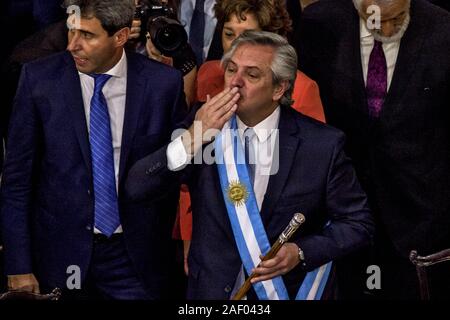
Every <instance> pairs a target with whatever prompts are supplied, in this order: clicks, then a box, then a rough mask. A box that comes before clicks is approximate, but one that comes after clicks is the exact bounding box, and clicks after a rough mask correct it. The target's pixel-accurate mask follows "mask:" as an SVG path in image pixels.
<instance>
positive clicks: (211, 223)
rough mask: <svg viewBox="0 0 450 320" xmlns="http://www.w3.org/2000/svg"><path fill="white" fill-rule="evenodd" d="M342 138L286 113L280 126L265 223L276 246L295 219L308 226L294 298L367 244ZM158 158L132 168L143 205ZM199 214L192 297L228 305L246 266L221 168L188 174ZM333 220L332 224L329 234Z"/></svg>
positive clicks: (363, 210) (293, 276) (302, 233)
mask: <svg viewBox="0 0 450 320" xmlns="http://www.w3.org/2000/svg"><path fill="white" fill-rule="evenodd" d="M343 144H344V135H343V134H342V133H341V132H340V131H338V130H336V129H334V128H331V127H328V126H326V125H324V124H322V123H319V122H317V121H315V120H313V119H310V118H308V117H306V116H303V115H301V114H299V113H297V112H296V111H295V110H293V109H291V108H287V107H282V110H281V116H280V123H279V145H280V166H279V171H278V173H277V174H276V175H273V176H271V177H270V180H269V184H268V187H267V191H266V194H265V197H264V201H263V204H262V209H261V217H262V221H263V224H264V226H265V229H266V232H267V235H268V238H269V241H270V243H272V244H273V243H274V242H275V240H276V239H277V238H278V236H279V235H280V233H281V232H282V231H283V230H284V228H285V227H286V226H287V225H288V223H289V221H290V220H291V219H292V216H293V214H294V213H296V212H302V213H303V214H304V215H305V217H306V222H305V223H304V225H302V226H301V227H300V229H299V230H298V231H297V233H296V234H295V235H294V237H293V238H292V240H291V241H293V242H295V243H297V244H298V245H299V246H300V247H301V248H302V249H303V251H304V253H305V257H306V267H305V268H303V269H301V268H300V266H298V267H296V268H294V269H293V270H291V271H290V272H289V273H288V274H286V275H285V276H284V280H285V284H286V286H287V289H288V291H289V293H290V295H291V296H294V297H295V294H296V292H297V290H298V288H299V286H300V283H301V281H302V279H303V278H304V276H305V274H306V273H305V272H306V271H309V270H312V269H314V268H316V267H318V266H320V265H322V264H324V263H325V262H328V261H330V260H332V259H337V258H339V257H341V256H343V255H345V254H347V253H350V252H351V251H353V250H356V249H358V248H361V247H363V246H365V245H367V244H369V242H370V239H371V235H372V233H373V223H372V219H371V215H370V212H369V209H368V207H367V199H366V195H365V193H364V192H363V191H362V190H361V187H360V186H359V183H358V181H357V179H356V175H355V172H354V170H353V168H352V166H351V163H350V160H349V159H348V158H347V157H346V156H345V155H344V152H343V150H342V148H343ZM153 159H154V157H153V156H149V157H146V158H144V159H143V160H141V161H138V162H137V163H136V165H135V166H134V167H133V168H132V169H131V171H130V175H129V180H128V181H127V186H126V189H127V192H130V194H131V196H132V197H134V198H136V199H140V198H142V197H145V194H146V193H147V194H148V192H151V190H152V189H151V188H152V186H151V185H149V181H148V179H146V178H145V170H146V168H148V167H151V166H152V163H154V161H155V160H153ZM187 170H190V171H191V172H189V174H188V175H189V181H190V183H189V188H190V192H191V200H192V210H193V234H192V242H191V248H190V253H189V281H188V298H190V299H229V298H230V297H229V295H230V291H231V288H233V286H234V283H235V281H236V277H237V275H238V272H239V269H240V266H241V259H240V256H239V253H238V250H237V247H236V244H235V240H234V237H233V233H232V229H231V225H230V222H229V218H228V215H227V212H226V209H225V202H224V199H223V196H222V191H221V187H220V184H219V176H218V172H217V167H216V165H206V164H202V165H192V166H190V167H188V169H187ZM327 221H331V224H330V225H329V226H328V227H327V228H324V226H325V224H326V223H327Z"/></svg>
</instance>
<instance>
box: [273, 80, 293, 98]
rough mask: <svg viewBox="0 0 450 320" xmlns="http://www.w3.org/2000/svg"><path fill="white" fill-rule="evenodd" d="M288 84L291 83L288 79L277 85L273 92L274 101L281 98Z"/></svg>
mask: <svg viewBox="0 0 450 320" xmlns="http://www.w3.org/2000/svg"><path fill="white" fill-rule="evenodd" d="M288 86H289V83H288V81H287V80H284V81H282V82H281V83H280V84H279V85H278V86H276V87H275V89H274V90H273V94H272V99H273V101H278V100H280V99H281V97H282V96H283V94H284V93H285V92H286V90H287V88H288Z"/></svg>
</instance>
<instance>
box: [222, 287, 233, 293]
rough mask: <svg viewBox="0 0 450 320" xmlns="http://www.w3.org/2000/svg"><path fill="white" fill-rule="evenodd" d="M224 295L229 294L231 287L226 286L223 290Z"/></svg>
mask: <svg viewBox="0 0 450 320" xmlns="http://www.w3.org/2000/svg"><path fill="white" fill-rule="evenodd" d="M223 290H224V291H225V292H226V293H230V292H231V287H230V286H226V287H225V289H223Z"/></svg>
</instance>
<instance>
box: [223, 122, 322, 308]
mask: <svg viewBox="0 0 450 320" xmlns="http://www.w3.org/2000/svg"><path fill="white" fill-rule="evenodd" d="M215 153H216V163H217V168H218V171H219V177H220V184H221V187H222V192H223V197H224V199H225V204H226V208H227V212H228V217H229V219H230V222H231V227H232V230H233V234H234V238H235V241H236V244H237V247H238V250H239V254H240V256H241V260H242V263H243V265H244V268H245V270H246V271H247V274H251V271H252V269H253V268H255V267H256V266H257V265H258V264H259V263H260V262H261V259H260V256H261V255H265V254H267V252H268V251H269V250H270V248H271V245H270V243H269V240H268V238H267V234H266V231H265V229H264V225H263V223H262V220H261V216H260V213H259V209H258V205H257V202H256V197H255V193H254V191H253V186H252V184H251V182H250V178H249V174H248V169H247V165H246V163H245V156H244V150H243V147H242V143H241V141H240V138H239V135H238V131H237V122H236V116H233V118H231V120H230V122H229V125H225V127H224V129H223V130H222V132H221V134H219V135H218V136H217V137H216V141H215ZM330 270H331V262H329V263H327V264H325V265H323V266H321V267H319V268H317V269H315V270H313V271H311V272H308V273H307V275H306V277H305V279H304V281H303V283H302V285H301V286H300V289H299V291H298V293H297V296H296V299H297V300H319V299H320V298H321V296H322V293H323V290H324V288H325V284H326V282H327V280H328V276H329V274H330ZM253 288H254V290H255V292H256V294H257V295H258V298H259V299H260V300H288V299H289V295H288V293H287V290H286V287H285V285H284V282H283V279H282V277H281V276H278V277H275V278H273V279H270V280H266V281H261V282H258V283H255V284H253Z"/></svg>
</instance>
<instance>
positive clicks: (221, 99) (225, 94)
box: [208, 88, 239, 112]
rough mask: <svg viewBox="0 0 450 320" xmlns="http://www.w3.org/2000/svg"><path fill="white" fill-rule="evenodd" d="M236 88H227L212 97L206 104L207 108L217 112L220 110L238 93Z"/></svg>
mask: <svg viewBox="0 0 450 320" xmlns="http://www.w3.org/2000/svg"><path fill="white" fill-rule="evenodd" d="M238 91H239V89H238V88H233V89H230V88H227V89H225V90H224V91H222V92H220V93H218V94H216V95H215V96H214V97H212V98H211V100H210V101H209V102H208V108H209V109H210V110H211V111H213V112H214V111H217V110H219V109H220V108H222V106H223V105H225V104H227V103H228V102H230V101H231V100H232V99H233V98H234V97H235V96H236V94H237V93H238Z"/></svg>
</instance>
